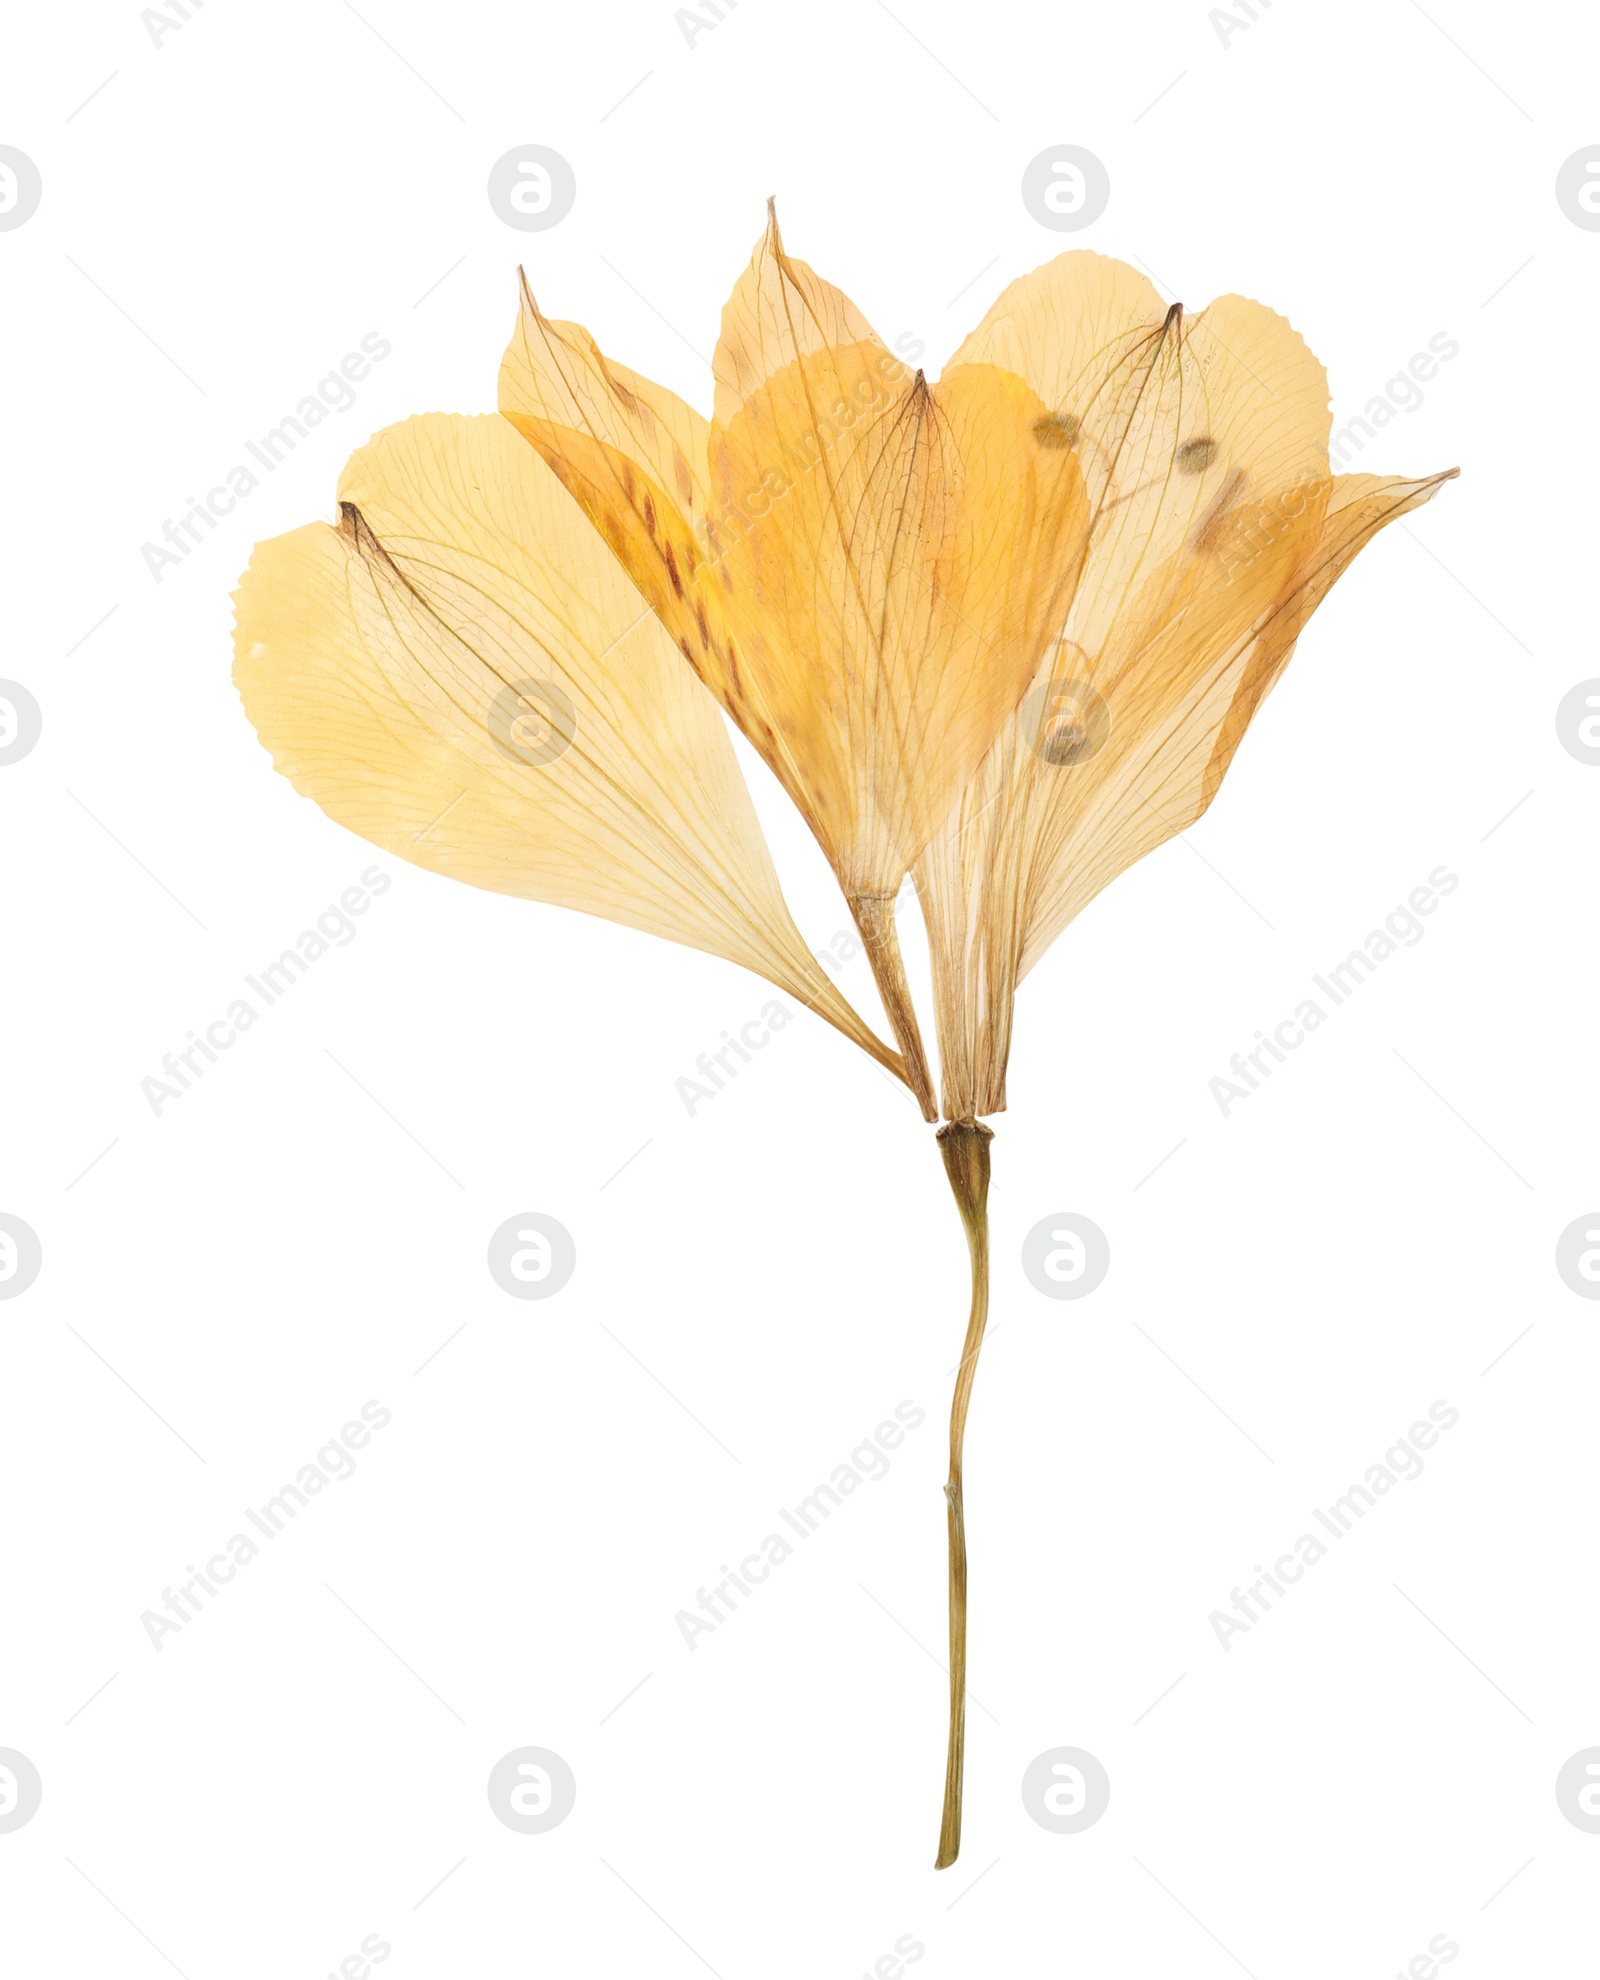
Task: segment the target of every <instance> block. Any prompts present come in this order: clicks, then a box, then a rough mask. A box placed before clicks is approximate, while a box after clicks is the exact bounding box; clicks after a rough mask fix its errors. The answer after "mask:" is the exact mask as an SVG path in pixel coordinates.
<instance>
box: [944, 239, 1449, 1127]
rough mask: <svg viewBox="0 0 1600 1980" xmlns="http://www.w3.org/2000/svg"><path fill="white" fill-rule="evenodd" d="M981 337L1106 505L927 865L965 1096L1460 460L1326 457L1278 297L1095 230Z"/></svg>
mask: <svg viewBox="0 0 1600 1980" xmlns="http://www.w3.org/2000/svg"><path fill="white" fill-rule="evenodd" d="M977 359H981V360H983V361H986V362H1006V363H1009V364H1012V365H1014V366H1017V367H1019V368H1020V371H1021V375H1023V376H1024V377H1026V378H1027V379H1028V381H1029V383H1030V384H1031V385H1032V386H1033V388H1034V389H1035V390H1036V391H1039V392H1040V393H1041V396H1043V395H1045V394H1049V395H1051V397H1052V402H1053V406H1054V417H1055V419H1056V421H1057V423H1058V425H1059V427H1060V430H1061V432H1062V434H1063V436H1064V437H1063V440H1062V442H1061V443H1060V444H1063V445H1068V446H1071V447H1073V448H1074V449H1075V450H1076V451H1077V452H1078V453H1079V454H1080V456H1081V457H1082V458H1083V461H1084V476H1085V481H1086V484H1087V486H1088V490H1089V500H1090V505H1091V513H1092V522H1091V532H1090V539H1089V549H1088V553H1087V556H1086V558H1085V560H1084V563H1083V567H1082V575H1081V578H1080V579H1079V582H1078V584H1077V587H1076V591H1075V593H1074V596H1073V599H1072V603H1071V607H1070V609H1069V611H1068V613H1067V615H1066V618H1065V621H1064V626H1063V631H1062V635H1061V638H1060V640H1059V641H1058V643H1057V644H1056V646H1055V648H1054V649H1053V651H1052V653H1051V655H1050V657H1049V659H1048V661H1047V663H1046V664H1045V666H1044V667H1042V668H1041V670H1040V673H1039V676H1038V677H1037V679H1036V680H1035V682H1034V683H1033V685H1032V686H1031V687H1030V689H1029V691H1028V694H1027V695H1026V697H1025V698H1024V699H1023V701H1022V702H1021V704H1020V706H1019V708H1018V711H1017V714H1016V716H1015V718H1014V719H1013V721H1012V722H1011V723H1009V724H1008V725H1007V728H1006V730H1005V731H1004V732H1003V734H1002V735H1001V737H1000V738H999V739H998V740H997V742H996V743H995V745H994V747H993V748H992V750H991V751H990V752H989V755H988V757H987V758H986V760H985V762H984V764H983V765H982V767H981V769H980V770H979V771H978V773H977V774H976V776H975V777H974V778H973V779H972V780H971V781H970V783H969V784H968V786H967V788H966V790H965V791H964V793H963V796H962V799H961V801H960V803H959V805H958V806H957V807H956V808H955V809H954V810H953V812H952V813H951V814H950V815H949V817H948V818H947V819H946V820H945V822H944V824H943V826H942V828H941V830H940V832H939V834H938V836H937V837H936V839H935V841H934V842H933V844H932V845H930V847H929V849H928V852H927V853H926V855H925V856H924V858H923V860H922V862H921V864H920V866H919V870H918V880H919V885H920V886H921V888H922V902H923V911H924V915H925V917H926V919H927V921H928V923H929V930H930V939H931V942H932V946H933V953H934V963H935V970H934V976H935V991H936V1000H937V1001H938V1004H939V1007H940V1008H939V1017H940V1040H941V1047H942V1055H943V1060H944V1068H943V1072H944V1083H945V1109H946V1111H947V1113H950V1114H951V1115H952V1117H953V1118H962V1117H967V1116H973V1115H976V1114H981V1113H983V1112H987V1111H993V1110H995V1109H996V1108H998V1107H1002V1106H1003V1105H1004V1103H1005V1061H1006V1055H1007V1052H1008V1050H1009V1043H1010V1025H1011V999H1012V995H1013V993H1014V991H1015V988H1016V985H1017V984H1018V983H1019V982H1020V981H1021V979H1022V977H1023V976H1024V975H1025V974H1026V973H1027V971H1028V970H1029V969H1030V968H1031V967H1032V966H1033V964H1034V963H1035V962H1036V961H1037V960H1038V959H1039V957H1040V955H1042V954H1043V952H1044V950H1045V949H1046V948H1047V947H1048V945H1049V944H1050V942H1052V941H1053V940H1054V939H1055V937H1056V936H1057V935H1058V934H1059V933H1060V932H1061V930H1062V929H1063V928H1064V927H1065V926H1066V925H1067V923H1068V922H1069V921H1070V920H1071V919H1072V917H1073V916H1074V915H1075V914H1077V913H1078V912H1079V911H1080V910H1081V909H1082V908H1083V907H1084V906H1085V905H1086V904H1087V903H1088V902H1089V901H1090V900H1092V899H1093V897H1094V896H1095V894H1097V893H1098V892H1099V891H1100V889H1101V888H1102V887H1104V886H1105V885H1107V884H1108V882H1109V881H1111V880H1112V879H1114V878H1115V877H1116V876H1117V875H1118V874H1119V873H1121V872H1123V871H1124V870H1125V869H1126V868H1127V867H1128V866H1129V865H1131V864H1132V863H1133V861H1134V860H1136V859H1138V858H1140V857H1142V855H1143V854H1144V853H1146V852H1149V851H1151V850H1152V849H1153V848H1154V847H1156V846H1158V845H1160V844H1162V843H1163V842H1164V841H1165V840H1166V839H1168V838H1170V837H1171V836H1172V835H1173V834H1174V833H1175V832H1178V831H1181V830H1183V829H1184V828H1185V827H1186V826H1187V825H1189V824H1192V823H1193V821H1194V820H1195V819H1196V818H1197V817H1198V816H1199V815H1200V813H1201V812H1202V811H1203V810H1204V809H1205V807H1206V805H1207V804H1209V803H1210V801H1211V798H1212V797H1213V795H1214V794H1215V792H1216V789H1217V786H1218V784H1219V783H1220V781H1221V778H1222V775H1223V773H1224V771H1225V770H1226V768H1227V765H1228V763H1229V762H1230V761H1231V760H1232V756H1233V753H1234V751H1235V750H1236V749H1237V747H1238V744H1239V741H1240V739H1241V738H1242V736H1243V734H1244V730H1245V728H1246V726H1247V725H1248V723H1249V721H1250V719H1251V717H1252V716H1253V715H1254V713H1255V710H1256V709H1257V708H1258V707H1259V706H1260V704H1261V701H1262V700H1263V698H1264V697H1265V695H1266V693H1267V691H1268V690H1269V689H1270V687H1271V685H1272V683H1273V682H1274V681H1275V680H1276V678H1277V677H1278V675H1279V673H1281V671H1282V668H1283V666H1284V665H1285V664H1286V662H1287V660H1288V657H1289V654H1290V652H1291V651H1292V649H1293V645H1294V641H1295V638H1296V637H1297V635H1298V633H1299V630H1300V628H1301V627H1302V626H1303V625H1304V623H1305V620H1306V619H1307V618H1308V617H1309V615H1310V613H1311V611H1312V610H1313V609H1314V608H1315V606H1316V604H1317V603H1318V602H1319V601H1320V599H1321V598H1322V597H1323V596H1324V595H1325V593H1326V591H1327V589H1328V587H1329V586H1330V585H1331V584H1332V583H1333V581H1334V580H1335V578H1337V576H1338V575H1339V573H1340V571H1342V570H1343V569H1344V568H1345V566H1346V565H1347V564H1348V563H1349V561H1350V559H1351V558H1352V557H1353V556H1354V555H1355V554H1356V551H1357V550H1359V549H1360V547H1361V545H1362V544H1363V543H1365V542H1367V541H1368V540H1369V539H1370V537H1371V536H1372V535H1373V534H1374V533H1375V532H1376V530H1377V529H1379V528H1381V527H1382V525H1383V523H1384V522H1385V521H1388V520H1390V519H1391V518H1392V517H1393V516H1394V515H1397V514H1399V513H1402V512H1403V510H1405V509H1406V508H1409V507H1414V506H1416V504H1418V503H1419V502H1422V501H1426V500H1427V499H1428V497H1429V496H1430V495H1431V494H1432V493H1433V492H1434V490H1435V489H1436V488H1437V486H1438V485H1439V481H1440V480H1441V479H1443V478H1444V477H1437V478H1435V479H1433V480H1431V481H1427V482H1406V481H1399V480H1389V481H1382V480H1375V479H1373V478H1371V477H1358V476H1352V477H1346V478H1342V479H1341V480H1339V481H1334V480H1333V479H1332V478H1331V477H1330V476H1329V474H1328V463H1327V451H1326V448H1327V435H1328V430H1329V418H1328V403H1327V388H1326V381H1325V378H1324V375H1323V372H1322V369H1321V367H1320V366H1319V365H1318V364H1317V362H1316V360H1315V359H1314V358H1313V357H1312V356H1311V354H1310V353H1309V352H1308V351H1307V350H1306V348H1305V346H1304V345H1303V344H1302V343H1301V341H1300V339H1299V338H1298V337H1297V336H1296V335H1295V333H1294V332H1293V331H1292V330H1291V329H1290V327H1289V326H1288V324H1287V323H1285V322H1284V321H1283V319H1282V318H1281V317H1277V316H1275V315H1274V314H1273V313H1272V312H1271V311H1270V310H1266V309H1264V308H1262V307H1261V306H1260V305H1259V304H1256V303H1251V302H1247V301H1245V300H1244V299H1242V298H1240V297H1234V296H1229V297H1224V298H1222V299H1221V300H1220V301H1219V302H1217V303H1214V304H1212V305H1211V307H1210V308H1208V309H1207V310H1206V311H1204V313H1203V314H1202V315H1200V316H1199V317H1196V318H1195V319H1193V320H1192V321H1189V322H1186V321H1185V320H1184V319H1183V317H1182V314H1181V312H1180V311H1178V310H1176V309H1174V310H1166V309H1165V308H1164V307H1163V306H1162V305H1161V303H1160V299H1159V298H1158V297H1157V296H1156V295H1155V292H1154V291H1153V290H1151V289H1150V288H1149V286H1148V284H1145V283H1144V282H1143V281H1142V280H1141V279H1140V278H1139V277H1137V276H1135V275H1134V274H1133V273H1132V271H1131V270H1126V269H1123V268H1120V267H1119V265H1118V264H1116V263H1113V262H1107V261H1104V260H1103V259H1102V258H1101V257H1099V256H1096V255H1083V254H1075V255H1064V256H1061V257H1060V258H1059V259H1058V260H1057V261H1055V262H1052V263H1050V264H1049V265H1048V266H1047V267H1046V268H1044V269H1041V270H1039V271H1038V272H1037V273H1036V274H1035V275H1033V276H1030V277H1026V278H1024V280H1023V281H1022V282H1018V283H1014V284H1012V286H1011V288H1010V289H1009V290H1007V292H1006V294H1005V295H1004V296H1002V298H1001V299H1000V302H999V303H997V304H996V306H995V308H994V310H992V311H991V312H990V315H989V317H988V318H987V319H986V320H985V323H984V325H983V326H981V327H980V329H979V331H977V332H975V333H974V336H973V337H972V338H969V339H968V342H967V344H966V345H964V346H963V347H962V350H961V352H959V353H958V354H957V363H958V364H960V363H961V362H964V361H967V360H977ZM952 375H954V368H953V370H952V372H951V373H947V374H946V376H947V377H950V376H952Z"/></svg>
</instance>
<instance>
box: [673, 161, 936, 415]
mask: <svg viewBox="0 0 1600 1980" xmlns="http://www.w3.org/2000/svg"><path fill="white" fill-rule="evenodd" d="M850 344H871V345H874V346H875V347H876V349H877V350H878V351H882V352H884V354H885V355H888V353H887V351H886V350H885V347H884V345H883V343H882V341H881V340H880V339H879V337H878V334H877V332H876V331H875V330H874V329H873V327H872V325H871V324H870V323H869V322H868V321H867V319H866V318H865V317H864V316H863V315H862V313H861V311H860V310H859V309H857V308H856V306H855V304H854V303H853V302H852V301H851V300H850V298H849V297H848V296H847V295H846V294H845V293H844V291H843V290H842V289H836V288H834V286H833V284H832V283H831V282H824V281H823V280H822V278H821V277H820V276H819V275H818V274H817V273H816V272H815V270H814V269H812V268H810V267H808V266H807V264H806V263H805V262H803V261H795V260H794V259H792V258H791V257H790V256H789V255H788V254H786V253H785V252H784V246H783V241H782V239H781V237H780V235H779V233H778V215H777V209H776V206H775V204H774V202H773V201H771V200H768V201H767V231H766V232H765V233H764V234H763V235H762V237H761V239H760V240H759V241H758V242H757V243H756V248H755V252H754V253H753V254H752V255H751V257H750V265H749V267H748V268H747V269H746V270H745V272H744V273H743V275H741V276H740V277H739V280H738V281H737V282H736V283H735V284H734V289H733V293H732V295H730V296H729V298H728V300H727V302H726V303H725V304H724V306H723V311H722V334H721V336H720V337H719V338H718V340H717V349H716V354H715V356H714V358H713V360H712V365H711V369H712V372H713V373H714V374H715V377H716V382H717V397H716V406H715V410H714V416H715V418H716V421H717V423H718V424H719V425H721V426H727V425H729V424H730V423H731V422H732V421H733V420H734V418H735V417H736V416H737V414H738V412H739V410H740V408H741V407H742V406H743V405H744V403H745V401H746V400H747V399H749V398H751V397H753V396H754V394H755V393H757V392H759V391H761V390H762V389H763V388H764V387H765V385H766V384H767V381H768V380H769V379H770V378H771V377H772V376H773V374H774V373H775V372H779V371H782V370H783V369H784V367H785V366H786V365H790V364H793V363H794V361H795V360H796V359H797V358H803V357H812V356H815V355H816V354H817V353H818V352H822V351H829V350H837V349H839V348H841V347H843V346H845V345H850ZM894 370H895V372H897V373H898V372H903V370H904V367H903V366H901V365H900V364H899V362H898V360H896V361H895V363H894Z"/></svg>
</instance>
